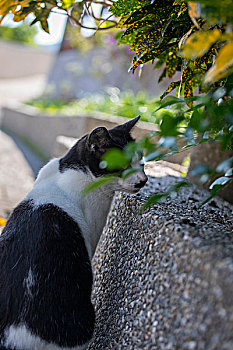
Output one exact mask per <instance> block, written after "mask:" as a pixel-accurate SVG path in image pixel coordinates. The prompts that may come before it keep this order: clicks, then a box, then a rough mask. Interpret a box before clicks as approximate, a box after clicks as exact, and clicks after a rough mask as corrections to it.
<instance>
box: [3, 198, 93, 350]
mask: <svg viewBox="0 0 233 350" xmlns="http://www.w3.org/2000/svg"><path fill="white" fill-rule="evenodd" d="M30 269H31V272H32V277H33V279H32V281H30V282H31V283H30V286H29V288H28V287H27V283H26V281H25V280H26V279H27V277H28V274H29V270H30ZM28 289H29V290H28ZM91 289H92V270H91V263H90V260H89V257H88V253H87V249H86V246H85V243H84V239H83V237H82V235H81V231H80V228H79V226H78V225H77V223H76V222H75V221H74V220H73V219H72V218H71V217H70V216H69V215H68V214H66V213H65V212H64V211H63V210H62V209H60V208H58V207H56V206H54V205H53V204H45V205H41V206H39V207H37V208H33V202H32V201H24V202H22V203H21V204H20V205H19V206H18V207H16V209H15V210H14V211H13V213H12V214H11V216H10V218H9V220H8V222H7V224H6V226H5V228H4V230H3V232H2V235H1V236H0V343H1V341H2V340H3V333H4V330H5V329H6V328H7V327H9V326H10V325H12V324H14V325H15V326H17V325H19V324H20V323H26V326H27V327H28V328H29V329H30V330H31V332H32V333H33V334H35V335H38V336H39V337H41V338H42V339H44V340H45V341H47V342H53V343H55V344H57V345H59V346H63V347H74V346H77V345H82V344H84V343H86V342H87V341H88V340H89V339H90V338H91V337H92V334H93V329H94V318H95V315H94V309H93V306H92V304H91V300H90V298H91Z"/></svg>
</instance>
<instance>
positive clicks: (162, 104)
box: [155, 96, 185, 112]
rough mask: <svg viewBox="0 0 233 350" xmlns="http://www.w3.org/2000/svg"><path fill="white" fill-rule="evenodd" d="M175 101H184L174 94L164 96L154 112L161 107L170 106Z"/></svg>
mask: <svg viewBox="0 0 233 350" xmlns="http://www.w3.org/2000/svg"><path fill="white" fill-rule="evenodd" d="M176 103H185V101H184V100H181V99H180V98H177V97H175V96H166V97H165V98H164V99H163V100H162V101H161V102H160V106H159V107H158V108H157V109H156V110H155V112H157V111H159V110H160V109H161V108H166V107H169V106H172V105H174V104H176Z"/></svg>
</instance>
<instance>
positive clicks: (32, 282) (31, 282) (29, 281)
mask: <svg viewBox="0 0 233 350" xmlns="http://www.w3.org/2000/svg"><path fill="white" fill-rule="evenodd" d="M24 285H25V287H26V290H27V294H28V296H29V297H32V290H31V288H32V287H33V286H34V285H35V278H34V276H33V273H32V269H31V268H30V269H29V271H28V275H27V277H26V278H25V279H24Z"/></svg>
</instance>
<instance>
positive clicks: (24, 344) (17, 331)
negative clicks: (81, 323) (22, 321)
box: [3, 325, 88, 350]
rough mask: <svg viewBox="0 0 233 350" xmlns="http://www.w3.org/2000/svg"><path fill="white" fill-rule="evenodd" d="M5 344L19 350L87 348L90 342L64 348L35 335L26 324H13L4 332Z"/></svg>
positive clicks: (78, 349)
mask: <svg viewBox="0 0 233 350" xmlns="http://www.w3.org/2000/svg"><path fill="white" fill-rule="evenodd" d="M4 336H5V341H4V344H3V345H4V346H5V347H6V348H7V347H10V348H15V347H16V348H17V350H85V349H86V348H87V347H88V343H86V344H84V345H82V346H76V347H73V348H62V347H60V346H58V345H56V344H54V343H47V342H46V341H44V340H43V339H41V338H40V337H39V336H36V335H33V334H32V333H31V332H30V330H29V329H28V328H27V327H26V326H25V325H20V326H14V325H11V326H10V327H9V328H7V330H6V331H5V333H4Z"/></svg>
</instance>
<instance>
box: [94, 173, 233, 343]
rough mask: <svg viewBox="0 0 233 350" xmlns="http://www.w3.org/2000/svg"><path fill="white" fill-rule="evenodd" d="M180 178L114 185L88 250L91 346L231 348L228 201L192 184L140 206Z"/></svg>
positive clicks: (232, 268)
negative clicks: (138, 187)
mask: <svg viewBox="0 0 233 350" xmlns="http://www.w3.org/2000/svg"><path fill="white" fill-rule="evenodd" d="M177 181H180V178H178V177H174V176H164V177H158V178H150V181H149V183H148V185H147V186H146V187H145V189H144V190H143V191H142V192H141V193H140V194H137V195H128V194H122V193H118V194H117V195H116V196H115V198H114V200H113V203H112V208H111V211H110V213H109V217H108V221H107V225H106V227H105V230H104V232H103V235H102V237H101V241H100V243H99V246H98V248H97V252H96V254H95V257H94V261H93V263H94V269H95V282H94V290H93V302H94V304H95V309H96V316H97V317H96V329H95V334H94V339H93V342H92V344H91V345H90V346H89V350H104V349H106V350H107V349H108V350H109V349H129V350H130V349H134V350H137V349H138V350H139V349H140V350H141V349H145V350H147V349H148V350H149V349H155V350H156V349H158V350H163V349H164V350H175V349H177V350H178V349H179V350H182V349H184V350H194V349H195V350H220V349H221V350H223V349H224V350H231V349H232V348H233V332H232V329H233V298H232V295H233V236H232V229H233V223H232V208H233V207H232V206H231V205H230V204H229V203H226V202H224V201H222V200H221V199H219V198H215V199H213V200H212V201H211V202H210V203H209V204H208V205H205V206H204V207H202V208H201V209H197V207H198V205H199V204H200V203H201V201H203V200H204V199H205V198H206V197H207V195H208V193H207V192H206V191H205V190H201V189H198V188H197V187H195V186H191V187H188V188H183V189H181V190H180V192H179V195H178V196H177V197H175V198H170V199H167V200H166V201H164V202H162V203H158V204H155V205H154V206H153V207H152V208H150V209H148V210H146V211H144V212H143V213H142V214H138V211H139V209H140V207H141V205H142V204H143V203H144V202H145V200H146V198H147V196H148V195H149V194H151V193H155V192H159V191H164V190H166V189H167V188H168V187H169V186H171V185H173V184H174V183H176V182H177Z"/></svg>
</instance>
